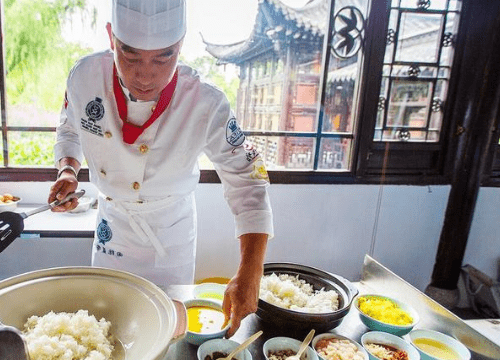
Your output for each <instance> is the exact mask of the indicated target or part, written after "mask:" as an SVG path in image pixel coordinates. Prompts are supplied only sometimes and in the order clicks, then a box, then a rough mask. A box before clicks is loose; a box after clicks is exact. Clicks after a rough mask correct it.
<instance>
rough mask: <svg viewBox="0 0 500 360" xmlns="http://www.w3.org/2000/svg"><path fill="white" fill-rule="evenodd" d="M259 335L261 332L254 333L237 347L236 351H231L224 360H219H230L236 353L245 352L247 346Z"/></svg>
mask: <svg viewBox="0 0 500 360" xmlns="http://www.w3.org/2000/svg"><path fill="white" fill-rule="evenodd" d="M261 335H262V330H261V331H259V332H256V333H255V334H253V335H252V336H250V337H249V338H248V339H246V340H245V341H244V342H242V343H241V344H240V345H238V347H237V348H236V349H234V350H233V351H231V352H230V353H229V355H228V356H226V357H225V358H224V359H221V360H231V359H232V358H233V356H234V355H236V354H237V353H239V352H240V351H242V350H245V349H246V348H247V347H248V345H250V344H251V343H253V342H254V341H255V340H256V339H257V338H258V337H259V336H261Z"/></svg>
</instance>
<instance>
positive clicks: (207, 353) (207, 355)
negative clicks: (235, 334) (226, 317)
mask: <svg viewBox="0 0 500 360" xmlns="http://www.w3.org/2000/svg"><path fill="white" fill-rule="evenodd" d="M239 345H240V344H239V343H237V342H236V341H233V340H230V339H212V340H208V341H206V342H204V343H203V344H201V345H200V347H198V350H197V352H196V355H197V357H198V360H217V359H224V358H225V357H227V356H229V354H231V352H232V351H233V350H235V349H236V348H237V347H238V346H239ZM233 360H252V353H251V352H250V351H249V350H248V349H244V350H242V351H240V352H239V353H237V354H236V355H234V356H233Z"/></svg>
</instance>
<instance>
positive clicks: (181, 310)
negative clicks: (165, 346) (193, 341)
mask: <svg viewBox="0 0 500 360" xmlns="http://www.w3.org/2000/svg"><path fill="white" fill-rule="evenodd" d="M172 301H173V303H174V306H175V312H176V313H177V323H176V326H175V331H174V335H173V336H172V340H171V343H174V342H176V341H179V340H181V339H182V338H184V336H185V335H186V331H187V328H188V323H187V310H186V306H185V305H184V303H183V302H181V301H178V300H173V299H172Z"/></svg>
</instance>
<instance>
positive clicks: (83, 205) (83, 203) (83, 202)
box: [68, 196, 94, 214]
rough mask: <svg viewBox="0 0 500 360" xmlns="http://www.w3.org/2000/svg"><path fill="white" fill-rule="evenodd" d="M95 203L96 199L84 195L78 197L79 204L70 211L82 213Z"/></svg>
mask: <svg viewBox="0 0 500 360" xmlns="http://www.w3.org/2000/svg"><path fill="white" fill-rule="evenodd" d="M93 203H94V199H93V198H91V197H88V196H82V197H81V198H80V199H78V206H77V207H76V208H74V209H73V210H70V211H68V212H70V213H73V214H77V213H82V212H85V211H88V210H89V209H90V206H92V204H93Z"/></svg>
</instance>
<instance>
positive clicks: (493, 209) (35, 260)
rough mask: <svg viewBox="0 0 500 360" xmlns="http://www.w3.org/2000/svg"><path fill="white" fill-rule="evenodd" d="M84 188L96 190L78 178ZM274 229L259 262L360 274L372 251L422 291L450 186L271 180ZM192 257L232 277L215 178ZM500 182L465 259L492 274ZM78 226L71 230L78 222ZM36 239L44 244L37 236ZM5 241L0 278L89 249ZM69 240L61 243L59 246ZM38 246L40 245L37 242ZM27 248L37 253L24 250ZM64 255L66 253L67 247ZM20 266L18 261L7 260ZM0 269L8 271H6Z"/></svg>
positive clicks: (498, 250)
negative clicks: (8, 245)
mask: <svg viewBox="0 0 500 360" xmlns="http://www.w3.org/2000/svg"><path fill="white" fill-rule="evenodd" d="M50 185H51V184H50V183H0V192H1V191H3V190H8V191H10V192H12V193H14V194H16V195H21V196H22V197H23V200H24V201H26V202H27V203H43V202H44V201H46V198H47V193H48V188H49V187H50ZM83 186H84V187H85V188H86V190H87V191H88V193H90V194H92V193H93V192H95V189H94V188H93V187H92V186H91V185H89V184H83ZM269 194H270V198H271V202H272V206H273V210H274V217H275V218H274V225H275V237H274V239H272V240H271V241H270V242H269V248H268V252H267V256H266V261H279V262H281V261H289V262H297V263H300V264H304V265H309V266H315V267H318V268H320V269H323V270H326V271H330V272H333V273H335V274H338V275H341V276H344V277H346V278H347V279H349V280H352V281H356V280H358V279H359V276H360V270H361V268H362V262H363V258H364V255H365V254H370V255H372V256H373V257H375V259H377V260H379V261H380V262H382V264H384V265H386V266H387V267H388V268H390V269H391V270H393V271H394V272H396V273H397V274H398V275H400V276H401V277H402V278H404V279H406V280H407V281H409V282H410V283H411V284H413V285H414V286H416V287H417V288H419V289H421V290H423V289H425V287H426V286H427V285H428V283H429V280H430V276H431V273H432V269H433V266H434V260H435V256H436V250H437V245H438V242H439V236H440V231H441V227H442V224H443V217H444V211H445V209H446V204H447V200H448V194H449V186H392V185H391V186H382V187H381V186H378V185H278V184H275V185H271V187H270V188H269ZM196 196H197V204H198V224H199V228H198V261H197V271H196V278H197V279H201V278H206V277H211V276H225V277H230V276H231V275H232V274H233V273H234V271H235V270H236V268H237V265H238V261H239V246H238V241H237V240H236V239H235V238H234V223H233V218H232V215H231V213H230V211H229V208H228V206H227V204H226V203H225V201H224V199H223V195H222V189H221V186H220V185H219V184H200V185H199V186H198V189H197V190H196ZM499 203H500V189H492V188H485V189H481V192H480V194H479V199H478V203H477V210H476V212H475V216H474V223H473V226H472V229H471V236H470V240H469V243H468V246H467V251H466V255H465V259H464V264H466V263H468V264H471V265H473V266H475V267H476V268H478V269H480V270H481V271H483V272H485V273H486V274H487V275H489V276H491V277H492V278H495V279H498V266H499V265H498V264H499V258H500V246H499V245H500V242H499V241H498V240H497V238H498V234H500V221H498V217H499V215H500V212H499V210H498V204H499ZM75 230H77V229H75ZM41 242H43V243H41ZM29 244H30V242H29V241H24V242H23V243H22V244H17V245H16V246H14V245H15V244H13V245H12V249H7V250H5V251H4V252H3V253H2V254H0V262H1V264H2V268H1V269H0V278H2V275H5V274H8V275H11V274H12V272H11V271H12V269H6V267H7V266H14V271H17V272H23V271H29V270H30V269H31V268H38V267H40V266H43V267H48V266H51V265H52V264H53V265H54V266H59V265H60V264H61V261H63V262H64V264H68V263H69V264H68V265H70V264H71V263H73V262H75V264H77V265H82V262H83V263H86V262H88V261H89V259H90V257H87V256H82V254H86V253H87V252H88V248H89V241H88V240H85V239H81V241H78V239H77V240H76V241H75V240H71V241H68V242H67V243H66V242H61V241H57V247H58V250H57V256H54V254H55V253H54V250H53V249H54V244H55V243H54V240H53V239H41V240H38V241H37V242H36V244H37V247H33V246H30V245H29ZM65 244H67V249H66V250H65V249H63V248H62V247H63V246H64V245H65ZM44 249H45V250H44ZM31 250H33V251H36V252H37V255H36V256H34V255H33V254H28V252H30V251H31ZM64 254H67V255H64ZM14 264H17V265H14ZM4 277H5V276H4Z"/></svg>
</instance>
